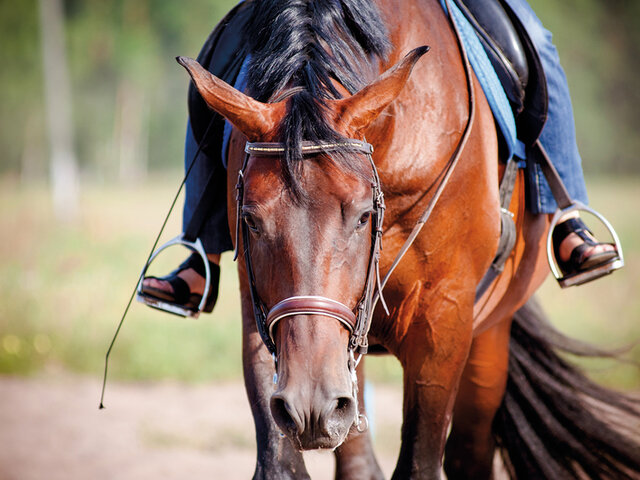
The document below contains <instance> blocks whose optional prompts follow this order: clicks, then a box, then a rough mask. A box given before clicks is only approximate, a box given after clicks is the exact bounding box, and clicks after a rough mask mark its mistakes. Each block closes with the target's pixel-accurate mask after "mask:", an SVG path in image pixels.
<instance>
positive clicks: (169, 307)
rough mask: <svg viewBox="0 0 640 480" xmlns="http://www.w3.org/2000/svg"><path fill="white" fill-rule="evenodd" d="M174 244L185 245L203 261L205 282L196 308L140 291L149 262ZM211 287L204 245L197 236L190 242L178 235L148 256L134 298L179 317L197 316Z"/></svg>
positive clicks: (205, 301) (203, 306)
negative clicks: (153, 296) (150, 295)
mask: <svg viewBox="0 0 640 480" xmlns="http://www.w3.org/2000/svg"><path fill="white" fill-rule="evenodd" d="M174 245H182V246H184V247H187V248H188V249H189V250H191V251H193V252H195V253H197V254H198V255H200V257H201V258H202V261H203V263H204V270H205V283H204V292H203V293H202V300H200V304H199V305H198V309H197V310H190V309H188V308H185V307H183V306H182V305H178V304H175V303H171V302H169V301H166V300H161V299H158V298H151V297H149V296H148V295H145V294H144V292H143V291H142V282H143V280H144V277H145V274H146V273H147V270H148V269H149V265H151V262H153V261H154V260H155V258H156V257H157V256H158V255H159V254H160V252H162V251H163V250H165V249H167V248H169V247H172V246H174ZM210 289H211V269H210V268H209V259H208V258H207V254H206V252H205V251H204V247H203V246H202V242H201V241H200V239H199V238H196V239H195V241H194V242H190V241H188V240H185V239H184V236H183V235H178V236H177V237H175V238H173V239H171V240H169V241H168V242H167V243H165V244H164V245H162V246H161V247H160V248H158V249H157V250H156V251H155V252H153V255H151V257H150V258H149V261H148V262H147V263H146V264H145V266H144V268H143V269H142V273H140V280H139V281H138V287H137V289H136V300H137V301H139V302H140V303H144V304H145V305H148V306H150V307H151V308H156V309H158V310H162V311H164V312H168V313H172V314H174V315H179V316H181V317H191V318H198V316H199V315H200V312H202V310H203V309H204V308H205V305H206V303H207V299H208V298H209V290H210Z"/></svg>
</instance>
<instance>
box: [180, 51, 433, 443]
mask: <svg viewBox="0 0 640 480" xmlns="http://www.w3.org/2000/svg"><path fill="white" fill-rule="evenodd" d="M426 51H427V48H426V47H423V48H419V49H416V50H414V51H412V52H411V53H409V54H408V55H407V56H406V57H405V58H404V59H403V60H401V61H400V62H399V63H398V64H397V65H396V66H395V67H393V68H391V69H390V70H388V71H387V72H385V73H384V74H383V75H381V76H380V77H379V78H378V79H377V80H375V81H374V82H372V83H370V84H369V85H368V86H366V87H365V88H363V89H362V90H360V91H359V92H357V93H356V94H354V95H352V96H346V97H345V98H341V99H323V100H322V105H323V108H322V111H323V113H324V115H325V119H324V120H325V122H326V123H328V124H329V125H330V126H331V129H332V130H333V131H334V132H335V135H334V136H333V138H332V139H326V140H327V142H324V143H325V145H321V146H318V145H317V144H316V145H311V148H310V149H309V150H308V153H304V152H303V155H302V156H301V158H300V160H302V159H303V160H304V161H299V162H297V163H296V167H295V179H293V180H292V179H291V178H287V177H288V176H291V175H292V174H291V172H289V173H288V174H287V170H286V165H284V166H283V163H285V162H286V158H285V156H286V155H285V152H286V149H287V145H285V144H282V143H280V142H282V136H281V135H282V129H283V125H286V117H287V115H288V114H289V111H290V109H291V105H290V103H289V102H291V98H284V99H283V100H281V101H276V102H275V103H263V102H259V101H257V100H255V99H253V98H251V97H250V96H248V95H245V94H244V93H242V92H240V91H238V90H236V89H234V88H233V87H231V86H229V85H227V84H226V83H224V82H223V81H221V80H220V79H218V78H216V77H215V76H213V75H211V74H210V73H209V72H207V71H206V70H205V69H203V68H202V67H201V66H200V65H199V64H198V63H197V62H195V61H194V60H191V59H187V58H184V57H180V58H179V59H178V61H179V63H180V64H181V65H183V66H184V67H185V68H186V69H187V70H188V72H189V74H190V75H191V78H192V80H193V82H194V83H195V85H196V87H197V89H198V91H199V92H200V94H201V95H202V97H203V99H204V100H205V101H206V103H207V104H208V105H209V106H210V107H211V108H212V109H213V110H215V111H217V112H218V113H220V114H221V115H223V116H224V117H226V118H227V119H228V120H229V121H230V122H231V123H232V124H233V125H234V126H235V127H236V128H237V129H238V130H239V131H240V132H241V133H242V134H244V136H245V137H246V138H247V139H248V140H249V142H251V144H248V145H253V146H254V147H255V148H249V147H248V148H247V150H246V152H247V153H246V157H245V158H244V161H241V160H239V159H238V161H236V162H232V161H231V159H230V165H232V164H233V165H236V164H237V165H240V164H242V165H243V166H242V169H241V175H240V177H241V178H240V181H241V183H242V190H241V198H240V202H239V203H238V206H239V208H240V211H238V212H233V213H234V214H237V215H238V218H239V219H240V221H241V222H243V223H244V224H243V225H242V228H241V229H242V230H243V236H242V238H240V239H236V242H240V241H241V242H242V244H243V247H242V248H241V249H240V252H243V255H244V256H248V257H249V258H248V260H249V261H250V264H248V267H247V270H248V272H247V274H248V275H249V274H250V275H251V278H250V280H249V281H248V282H244V285H245V288H251V289H252V297H254V298H253V300H254V304H256V305H257V313H256V314H257V315H258V316H260V312H259V310H260V309H263V310H264V317H265V318H264V320H265V321H267V324H265V325H264V326H263V328H264V329H265V332H263V339H264V340H265V343H267V347H268V348H269V349H270V350H272V352H274V353H275V355H276V358H277V378H278V381H277V385H276V387H275V391H274V392H273V394H272V396H271V400H270V407H271V413H272V415H273V418H274V420H275V422H276V424H277V425H278V426H279V428H280V429H281V430H282V431H283V432H284V433H285V434H286V435H287V436H288V437H289V438H290V439H291V440H292V442H293V444H294V445H295V446H297V447H298V448H300V449H314V448H335V447H337V446H338V445H340V444H341V443H342V442H343V441H344V440H345V438H346V436H347V434H348V433H349V430H350V428H351V426H352V425H353V423H354V420H355V419H356V416H357V407H356V398H355V396H354V383H353V376H352V374H351V373H352V372H351V369H353V368H354V366H353V365H352V364H350V362H351V363H352V358H353V356H352V355H350V352H351V353H352V350H350V348H351V347H352V342H351V341H350V340H351V339H352V335H353V330H354V329H355V327H356V325H355V324H354V323H355V321H356V320H355V319H356V318H357V315H356V313H357V309H358V305H359V304H360V302H362V300H363V291H364V290H365V286H366V285H367V283H368V281H367V279H368V278H369V277H370V271H371V256H372V255H373V254H374V253H373V249H372V242H373V241H374V240H372V239H374V238H375V237H374V235H373V234H374V233H375V226H372V223H373V222H372V217H373V216H374V215H375V214H376V203H375V202H376V195H377V193H376V188H375V187H376V185H377V173H376V172H375V166H374V164H373V162H372V161H371V158H370V156H369V155H367V153H366V149H363V148H353V143H354V142H351V146H350V145H349V140H356V141H357V140H361V139H362V138H363V136H364V133H365V130H366V129H367V127H368V126H369V125H370V124H371V122H373V121H374V120H375V119H376V118H377V117H378V115H379V114H380V113H381V112H382V111H383V110H384V109H385V108H386V107H387V105H389V104H390V103H391V102H392V101H393V100H394V99H395V98H396V97H397V95H398V94H399V93H400V91H401V89H402V88H403V86H404V85H405V83H406V81H407V79H408V77H409V74H410V73H411V70H412V68H413V66H414V65H415V63H416V61H417V60H418V59H419V58H420V57H421V56H422V55H423V54H424V53H426ZM335 139H343V140H345V139H347V141H346V142H344V141H339V140H338V141H336V140H335ZM303 140H304V139H303ZM330 140H331V141H333V142H334V143H333V144H332V145H333V146H331V145H328V144H329V143H330V142H329V141H330ZM265 142H269V143H268V145H267V146H268V147H269V148H266V147H265V148H260V144H264V143H265ZM274 142H278V143H277V145H278V146H279V147H274V145H276V143H274ZM336 145H337V146H336ZM356 145H359V146H362V145H368V144H366V143H364V142H360V143H357V142H356ZM302 157H303V158H302ZM283 172H284V173H283ZM239 230H240V228H239ZM256 297H257V299H256ZM274 307H275V308H274ZM274 312H278V313H279V314H278V315H276V314H275V313H274ZM274 316H275V317H277V318H274ZM267 318H268V320H267ZM258 328H259V329H260V326H259V327H258Z"/></svg>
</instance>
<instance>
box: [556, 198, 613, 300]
mask: <svg viewBox="0 0 640 480" xmlns="http://www.w3.org/2000/svg"><path fill="white" fill-rule="evenodd" d="M574 211H579V212H587V213H590V214H591V215H593V216H594V217H596V218H597V219H598V220H599V221H600V222H601V223H602V224H603V225H604V226H605V227H606V229H607V230H608V231H609V234H610V235H611V238H612V239H613V245H614V247H615V249H616V251H617V257H614V258H613V259H611V260H609V261H608V262H605V263H604V264H602V265H599V266H596V267H593V268H590V269H587V270H584V271H578V272H572V273H568V274H564V273H563V272H562V270H561V269H560V265H559V264H560V262H559V259H557V258H555V252H554V245H553V231H554V229H555V227H556V226H557V225H558V223H559V221H560V218H562V217H563V216H564V215H566V214H567V213H571V212H574ZM547 260H548V262H549V267H550V268H551V272H552V273H553V276H554V277H555V278H556V280H557V281H558V283H559V284H560V287H562V288H567V287H572V286H575V285H582V284H583V283H587V282H590V281H591V280H596V279H597V278H600V277H603V276H605V275H608V274H610V273H611V272H613V271H615V270H618V269H620V268H622V267H623V266H624V257H623V254H622V245H621V244H620V239H619V238H618V235H617V233H616V231H615V230H614V229H613V226H612V225H611V224H610V223H609V222H608V221H607V219H606V218H604V217H603V216H602V215H601V214H600V213H598V212H596V211H595V210H593V209H592V208H589V207H587V206H586V205H584V204H583V203H581V202H578V201H574V202H573V204H572V205H570V206H569V207H567V208H564V209H561V210H558V211H557V212H556V213H555V215H554V216H553V218H552V220H551V225H550V226H549V233H548V234H547Z"/></svg>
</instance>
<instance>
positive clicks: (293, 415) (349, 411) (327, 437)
mask: <svg viewBox="0 0 640 480" xmlns="http://www.w3.org/2000/svg"><path fill="white" fill-rule="evenodd" d="M305 397H306V396H305V395H301V394H299V392H297V391H296V389H285V390H281V391H277V392H276V393H274V394H273V396H272V397H271V414H272V415H273V418H274V420H275V422H276V424H277V425H278V427H280V429H281V430H282V432H283V433H284V434H286V435H287V436H288V437H289V438H290V439H291V440H292V441H293V444H294V446H296V447H297V448H299V449H300V450H314V449H318V448H336V447H338V446H339V445H340V444H342V442H344V440H345V439H346V437H347V434H348V433H349V429H350V428H351V425H352V424H353V422H354V419H355V413H356V405H355V401H354V399H353V397H352V396H351V393H349V392H345V393H343V394H336V393H333V394H323V392H322V389H318V390H317V394H316V395H315V396H314V397H313V398H310V399H306V398H305ZM305 400H306V401H305Z"/></svg>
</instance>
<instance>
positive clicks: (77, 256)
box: [0, 174, 640, 389]
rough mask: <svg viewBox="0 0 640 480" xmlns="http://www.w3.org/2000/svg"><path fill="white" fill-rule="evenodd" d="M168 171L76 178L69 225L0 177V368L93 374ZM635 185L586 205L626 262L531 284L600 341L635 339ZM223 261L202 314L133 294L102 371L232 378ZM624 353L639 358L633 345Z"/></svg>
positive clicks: (612, 372) (155, 223) (171, 259)
mask: <svg viewBox="0 0 640 480" xmlns="http://www.w3.org/2000/svg"><path fill="white" fill-rule="evenodd" d="M177 178H178V176H177V174H176V175H175V177H174V176H171V178H165V177H157V178H153V179H152V180H150V181H148V182H146V183H145V184H144V185H141V186H139V187H137V188H132V187H119V186H113V185H92V186H90V187H86V188H85V189H84V190H83V195H82V207H81V217H80V219H79V221H78V222H77V223H76V224H74V225H64V224H60V223H58V222H56V221H55V219H54V218H53V217H52V213H51V212H52V208H51V203H50V199H49V196H48V192H47V189H46V188H45V186H44V185H27V186H25V185H20V184H19V183H18V182H16V181H15V180H14V179H12V178H3V179H0V187H1V190H0V225H1V228H0V373H12V374H25V375H28V374H33V373H36V372H41V371H43V370H45V371H46V370H47V369H52V368H63V369H67V370H71V371H75V372H81V373H88V374H92V375H99V374H101V373H102V368H103V365H104V363H103V362H104V355H105V353H106V350H107V348H108V346H109V343H110V341H111V337H112V335H113V333H114V331H115V329H116V326H117V324H118V322H119V320H120V317H121V315H122V313H123V310H124V307H125V305H126V304H127V301H128V300H129V296H130V295H131V292H132V290H133V288H134V286H135V283H136V281H137V276H138V274H139V272H140V269H141V268H142V266H143V262H144V259H145V258H146V256H147V254H148V250H149V249H150V247H151V244H152V241H153V237H154V235H155V234H156V232H157V230H158V229H159V227H160V225H161V222H162V218H163V216H164V214H165V212H166V209H167V208H168V206H169V201H170V198H171V196H172V195H173V193H174V192H175V188H176V187H177V180H176V179H177ZM639 184H640V182H639V181H638V179H635V178H630V179H629V178H625V179H621V178H619V179H615V180H608V181H604V180H596V181H592V182H590V192H591V196H592V204H593V205H594V206H596V207H597V208H598V209H599V210H600V211H602V212H603V213H604V214H605V215H607V217H608V218H609V219H610V220H611V222H612V223H613V224H614V225H615V226H616V228H617V229H618V233H619V234H620V236H621V238H622V241H623V244H624V246H625V260H626V263H627V266H626V267H625V269H623V270H622V271H620V272H617V273H616V274H615V275H612V276H610V277H608V278H606V279H603V280H600V281H598V282H595V283H593V284H589V285H585V286H582V287H580V288H573V289H569V290H560V289H559V288H558V287H557V285H555V282H554V281H553V280H551V279H549V280H548V281H547V283H545V285H544V286H543V288H542V289H541V292H540V296H541V299H542V302H543V304H544V305H545V306H546V308H547V311H548V312H549V314H550V316H551V319H552V321H553V323H554V324H555V325H556V326H558V328H560V329H561V330H562V331H564V332H566V333H568V334H570V335H572V336H574V337H578V338H581V339H584V340H587V341H591V342H594V343H596V344H598V345H600V346H604V347H619V346H622V345H626V344H629V343H630V342H632V341H634V340H635V341H638V340H639V339H640V322H638V319H639V318H640V295H638V293H639V292H640V223H639V222H638V213H637V210H636V208H637V206H638V205H640V189H639V188H638V185H639ZM179 220H180V212H175V213H174V215H173V217H172V219H171V221H170V223H169V225H168V227H167V232H168V233H167V234H166V235H165V236H164V238H163V240H167V239H169V238H170V237H171V236H173V235H174V234H176V233H177V232H178V231H179V228H180V227H179ZM183 256H184V252H182V251H180V249H179V248H174V249H173V251H171V249H170V250H168V251H167V253H166V254H164V255H162V256H161V257H160V258H159V259H158V261H157V263H156V264H154V266H153V271H154V272H156V273H160V272H166V271H168V270H170V269H171V268H173V266H175V264H177V263H178V262H179V261H181V260H182V258H183ZM222 262H223V265H222V275H223V277H222V282H221V294H220V300H219V302H218V305H217V306H216V309H215V311H214V314H213V315H211V316H207V315H203V316H202V317H200V319H198V320H191V319H181V318H179V317H174V316H171V315H167V314H162V313H158V312H156V311H153V310H151V309H149V308H146V307H144V306H142V305H140V304H137V303H135V302H134V303H133V305H132V308H131V310H130V313H129V316H128V317H127V319H126V321H125V323H124V325H123V328H122V330H121V332H120V336H119V338H118V341H117V342H116V344H115V346H114V349H113V353H112V358H111V363H110V370H109V374H110V378H113V379H116V378H117V379H127V380H157V379H165V378H172V379H179V380H183V381H191V382H198V381H209V380H212V379H229V378H238V377H240V376H241V374H242V371H241V347H240V320H239V319H240V309H239V301H238V287H237V285H238V281H237V278H236V272H235V267H234V265H233V263H232V260H231V256H230V254H226V255H225V256H223V261H222ZM151 273H153V272H151ZM630 356H631V357H632V358H634V359H635V360H636V361H640V350H639V349H638V348H635V349H633V350H632V351H631V352H630ZM371 364H373V365H374V368H370V371H373V372H374V376H375V378H377V379H378V380H394V381H395V380H397V379H398V378H400V376H401V373H400V370H399V368H398V366H397V362H395V360H393V359H377V358H375V359H374V358H372V359H371V360H370V361H369V365H371ZM591 367H592V368H593V369H594V370H595V373H594V375H595V376H596V377H597V378H598V379H599V380H602V381H604V382H605V383H608V384H611V385H615V386H621V387H624V388H631V389H633V388H635V389H637V388H638V387H639V386H640V372H639V370H638V368H637V367H620V366H619V365H616V366H611V365H610V364H607V363H606V362H604V363H603V362H597V363H595V364H593V365H591Z"/></svg>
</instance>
